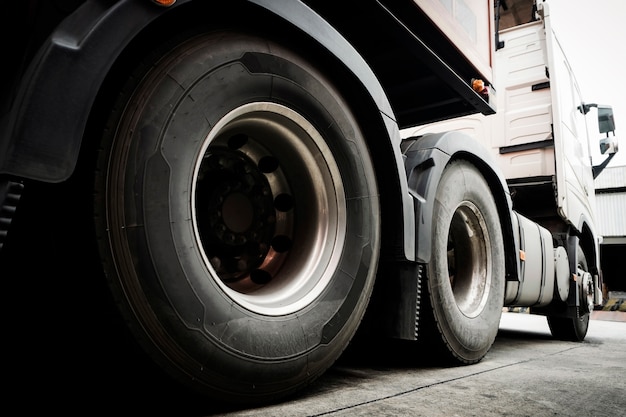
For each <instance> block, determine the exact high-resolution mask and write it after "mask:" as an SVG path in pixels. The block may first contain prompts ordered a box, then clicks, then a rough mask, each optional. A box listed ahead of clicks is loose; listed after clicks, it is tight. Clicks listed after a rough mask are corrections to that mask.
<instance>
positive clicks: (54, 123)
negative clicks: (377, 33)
mask: <svg viewBox="0 0 626 417" xmlns="http://www.w3.org/2000/svg"><path fill="white" fill-rule="evenodd" d="M244 2H245V3H248V4H254V5H256V6H258V7H261V8H263V9H265V10H266V11H267V12H269V13H271V14H273V15H274V16H277V17H278V18H280V19H282V20H284V21H286V22H289V23H290V24H291V25H293V26H294V27H296V28H298V29H299V30H301V31H302V32H303V33H305V34H308V35H309V36H310V37H312V38H313V39H314V40H315V41H316V42H317V43H319V44H320V45H321V46H322V47H324V48H325V49H326V50H327V51H328V52H330V53H331V54H332V55H334V56H335V57H336V58H337V59H338V60H339V61H340V62H342V63H343V65H344V66H345V67H346V68H347V70H348V71H350V72H351V73H353V74H354V75H355V78H356V79H358V80H360V82H361V83H362V85H363V88H364V90H365V91H367V93H368V94H369V95H370V96H371V99H372V102H373V103H375V106H376V107H377V108H378V111H379V112H380V114H381V118H382V122H381V124H382V125H384V127H383V129H385V131H386V133H387V137H386V138H384V140H387V141H389V145H390V146H388V148H389V149H391V150H390V151H389V155H388V156H385V158H386V159H385V164H386V166H387V167H389V162H390V163H391V165H395V169H394V168H391V169H390V171H393V172H392V173H391V174H388V173H387V174H386V175H390V177H391V178H392V179H393V180H394V181H393V182H394V183H396V184H399V187H398V193H397V195H399V196H400V197H399V199H400V200H401V208H400V210H401V211H402V214H401V216H402V220H403V226H402V227H404V232H405V233H404V237H403V238H402V239H403V245H404V252H405V256H406V258H407V259H408V260H413V259H414V257H413V255H414V252H415V251H414V246H413V245H414V240H413V238H412V234H413V232H412V229H413V228H414V219H413V212H414V210H413V201H412V199H411V197H410V196H409V192H408V186H407V182H406V177H405V176H404V174H403V172H402V169H403V158H402V154H401V151H400V146H399V145H400V142H401V136H400V131H399V128H398V125H397V123H396V121H395V117H394V116H393V110H392V108H391V105H390V103H389V100H388V98H387V96H386V94H385V92H384V90H383V88H382V86H381V84H380V82H379V81H378V79H377V77H376V76H375V75H374V73H373V71H372V70H371V68H370V67H369V65H368V64H367V63H366V62H365V60H364V59H363V58H362V57H361V55H360V54H359V53H358V52H357V51H356V49H355V48H354V47H353V46H352V45H351V44H350V43H349V42H348V41H347V40H346V39H345V38H344V37H343V36H342V35H340V34H339V32H337V31H336V30H335V29H334V28H333V27H332V26H331V25H330V24H328V23H327V22H326V21H325V20H324V19H323V18H322V17H320V16H319V15H318V14H316V13H315V12H314V11H313V10H311V9H310V8H309V7H308V6H306V5H305V4H304V3H302V2H301V1H275V0H246V1H244ZM191 3H195V4H201V3H204V2H203V0H179V1H177V2H176V3H175V4H174V5H173V6H172V7H170V8H163V7H155V6H154V5H152V4H151V2H149V1H147V0H146V1H137V0H120V1H118V2H114V3H113V4H112V5H109V3H106V4H104V3H102V2H99V1H95V0H94V1H91V0H88V1H86V2H85V3H84V4H83V5H82V6H80V7H79V8H78V9H77V10H76V11H75V12H74V13H73V14H72V15H70V16H69V17H68V18H67V19H66V20H65V21H63V22H62V23H61V24H60V25H59V26H58V27H57V28H56V29H55V31H54V32H53V33H52V35H51V36H50V37H49V38H48V39H47V40H46V41H45V43H44V44H43V45H42V47H41V48H40V50H39V51H38V53H37V54H36V56H35V58H34V59H33V61H32V62H31V64H30V66H29V68H28V70H27V72H26V73H25V75H24V77H23V78H22V80H21V83H20V86H19V88H18V93H17V97H16V99H15V100H14V105H13V107H12V108H11V111H10V112H9V114H8V115H7V117H6V118H4V117H3V119H2V121H1V122H0V134H1V136H2V140H1V141H0V173H5V174H9V175H13V176H16V177H21V178H28V179H33V180H38V181H44V182H51V183H54V182H62V181H64V180H66V179H68V178H69V177H70V176H71V174H72V173H73V171H74V169H75V166H76V163H77V160H78V155H79V150H80V145H81V142H82V140H83V135H84V131H85V128H86V125H87V120H88V118H89V115H90V111H91V108H92V106H93V104H94V101H95V97H96V96H97V94H98V91H99V90H100V89H101V87H102V85H103V82H104V80H105V77H106V76H107V74H108V72H109V71H110V69H111V67H112V66H113V63H114V62H115V61H116V60H117V59H118V58H119V56H120V55H121V53H122V52H123V50H124V49H125V48H126V47H127V46H128V45H129V44H130V43H131V41H132V40H133V39H134V38H135V37H136V36H137V35H138V34H140V33H141V31H142V30H143V29H144V28H146V27H147V26H148V25H150V24H151V23H153V22H154V21H155V20H156V19H158V18H160V17H163V16H164V15H165V14H167V13H170V12H172V11H173V10H174V9H177V8H180V7H183V6H184V5H190V4H191ZM205 4H206V3H205ZM242 4H243V3H242ZM242 4H239V6H241V5H242ZM228 7H230V5H229V6H228ZM70 87H71V88H70ZM380 139H381V138H377V140H380ZM388 178H389V177H388Z"/></svg>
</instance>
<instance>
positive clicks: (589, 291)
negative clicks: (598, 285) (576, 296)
mask: <svg viewBox="0 0 626 417" xmlns="http://www.w3.org/2000/svg"><path fill="white" fill-rule="evenodd" d="M578 276H579V277H580V278H581V279H582V283H581V289H582V291H581V298H582V302H583V305H584V306H585V307H584V308H585V310H584V313H590V312H592V311H593V307H594V305H595V302H594V288H593V286H594V284H593V277H592V276H591V274H590V273H589V272H586V271H584V270H582V269H580V268H579V269H578Z"/></svg>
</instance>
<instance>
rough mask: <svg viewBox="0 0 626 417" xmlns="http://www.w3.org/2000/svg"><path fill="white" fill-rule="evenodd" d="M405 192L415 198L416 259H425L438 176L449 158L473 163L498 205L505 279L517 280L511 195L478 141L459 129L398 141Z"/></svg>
mask: <svg viewBox="0 0 626 417" xmlns="http://www.w3.org/2000/svg"><path fill="white" fill-rule="evenodd" d="M402 151H403V154H404V157H405V172H406V176H407V182H408V185H409V192H410V194H411V196H412V197H413V198H414V200H415V204H414V206H415V219H416V228H415V239H416V244H415V246H416V259H417V260H418V261H419V262H423V263H428V262H429V261H430V257H431V252H432V249H431V243H430V240H431V227H432V219H433V200H434V198H435V195H436V191H437V185H438V183H439V179H440V178H441V175H442V173H443V171H444V169H445V167H446V165H447V164H448V162H450V161H451V160H452V159H457V158H463V159H467V160H469V161H470V162H472V163H474V164H475V165H476V166H477V167H478V168H479V169H480V171H481V173H482V174H483V175H484V177H485V179H486V180H487V182H488V183H489V186H490V188H491V191H492V193H493V196H494V199H495V200H496V204H497V206H498V212H499V215H500V222H501V225H502V233H503V237H504V246H505V254H506V257H505V259H506V279H507V281H517V280H519V276H520V274H519V258H518V256H517V254H518V253H519V241H518V240H517V239H516V238H515V232H514V231H515V230H516V227H517V226H516V221H517V219H516V218H515V215H514V212H513V209H512V201H511V196H510V194H509V191H508V187H507V185H506V181H505V180H504V178H503V176H502V174H501V173H500V172H499V171H498V170H497V168H496V167H497V164H496V162H495V160H494V158H493V157H492V155H491V154H490V153H489V152H488V150H487V149H485V148H484V146H483V145H482V144H480V143H479V142H478V141H476V140H475V139H473V138H472V137H470V136H468V135H466V134H465V133H462V132H443V133H435V134H425V135H423V136H419V137H411V138H407V139H405V140H404V141H403V143H402Z"/></svg>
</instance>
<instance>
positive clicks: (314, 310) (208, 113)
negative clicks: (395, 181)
mask: <svg viewBox="0 0 626 417" xmlns="http://www.w3.org/2000/svg"><path fill="white" fill-rule="evenodd" d="M158 58H159V59H155V60H154V61H153V62H149V63H148V65H147V66H146V67H144V71H140V72H139V73H138V74H137V75H136V76H135V77H134V78H133V79H134V80H141V81H138V82H137V85H131V86H132V87H133V88H132V89H130V90H129V91H132V93H129V94H126V95H125V96H124V97H122V100H121V101H120V103H119V105H118V106H117V108H119V109H120V110H119V111H115V112H113V116H112V122H111V128H110V129H109V131H110V132H111V133H110V134H109V135H107V136H106V137H105V139H104V141H103V151H102V152H101V158H100V162H99V164H100V168H101V172H100V175H99V178H98V180H97V184H96V192H97V197H96V207H97V209H96V210H97V214H98V218H99V219H100V223H99V224H98V230H99V232H100V235H101V236H100V238H101V252H102V257H103V259H104V261H105V269H106V272H107V275H108V277H109V281H110V286H111V288H112V290H113V293H114V294H115V296H116V298H117V300H118V302H119V304H120V307H121V310H122V312H123V314H124V316H125V317H126V320H127V322H128V324H129V327H130V329H131V331H132V332H133V334H134V336H135V337H136V338H137V339H138V340H139V341H140V343H141V344H142V345H143V348H144V349H145V350H146V352H147V353H149V354H150V355H151V356H152V357H153V358H154V359H155V360H156V361H157V362H158V363H159V364H160V365H161V366H162V367H163V368H164V369H165V370H167V371H168V372H169V374H170V375H172V376H174V377H175V378H177V379H179V380H181V381H183V382H184V383H186V384H188V385H189V386H191V387H192V388H194V389H195V390H197V391H198V392H201V393H203V394H206V395H208V396H209V397H212V398H216V399H218V400H226V401H229V402H236V403H238V404H241V403H249V404H258V403H263V402H267V401H271V400H276V399H279V398H282V397H284V396H286V395H288V394H290V393H293V392H295V391H297V390H299V389H301V388H302V387H304V386H306V385H307V384H309V383H310V382H312V381H313V380H315V379H316V378H317V377H319V376H320V375H321V374H322V373H323V372H324V371H325V370H326V369H327V368H328V367H330V366H331V365H332V364H333V363H334V361H335V360H336V359H337V358H338V356H339V355H340V354H341V352H342V351H343V350H344V349H345V347H346V346H347V344H348V342H349V341H350V339H351V338H352V336H353V335H354V333H355V331H356V329H357V327H358V325H359V323H360V321H361V319H362V316H363V314H364V311H365V308H366V306H367V303H368V300H369V297H370V294H371V291H372V287H373V282H374V277H375V273H376V267H377V262H378V252H379V245H380V242H379V241H380V237H379V236H380V216H379V203H378V192H377V188H376V182H375V177H374V171H373V166H372V163H371V159H370V156H369V154H368V149H367V147H366V144H365V141H364V138H363V136H362V134H361V132H360V130H359V126H358V123H357V121H356V120H355V118H354V117H353V115H352V114H351V113H350V111H349V106H348V105H347V103H346V102H344V101H343V99H342V97H341V94H340V92H339V90H337V89H336V88H335V87H334V86H333V85H332V84H331V82H330V81H329V80H328V79H326V77H324V76H323V75H322V74H321V73H320V72H318V71H317V69H316V68H315V67H314V66H313V65H311V64H309V63H307V62H305V61H304V60H302V59H301V58H299V57H298V56H297V55H296V54H295V53H293V52H291V51H289V50H286V49H284V48H282V47H281V46H279V45H276V44H273V43H272V42H270V41H268V40H265V39H258V38H254V37H251V36H247V35H243V34H238V33H214V34H208V35H202V36H198V37H195V38H192V39H190V40H188V41H184V42H181V43H180V44H178V45H177V46H175V47H174V48H172V49H169V50H167V51H166V52H164V53H163V54H162V56H160V57H158Z"/></svg>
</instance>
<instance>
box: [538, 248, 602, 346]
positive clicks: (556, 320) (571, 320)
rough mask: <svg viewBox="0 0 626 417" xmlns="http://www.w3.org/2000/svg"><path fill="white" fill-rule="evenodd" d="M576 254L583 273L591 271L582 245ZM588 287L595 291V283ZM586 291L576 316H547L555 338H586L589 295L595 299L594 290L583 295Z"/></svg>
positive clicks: (579, 267) (574, 340)
mask: <svg viewBox="0 0 626 417" xmlns="http://www.w3.org/2000/svg"><path fill="white" fill-rule="evenodd" d="M576 256H577V259H578V269H579V270H580V271H581V272H582V273H589V267H588V265H587V258H586V257H585V253H584V252H583V250H582V248H581V247H580V246H578V248H577V254H576ZM579 280H583V278H579ZM587 289H591V291H593V285H591V286H587ZM584 293H585V291H583V290H581V300H579V301H580V306H579V307H576V316H575V317H563V316H547V317H546V318H547V320H548V327H549V328H550V333H552V336H553V337H554V338H555V339H559V340H566V341H570V342H582V341H583V340H585V337H586V336H587V330H588V329H589V318H590V316H591V311H589V308H588V307H586V303H587V304H588V300H587V298H588V297H587V296H590V297H591V299H593V292H591V293H588V292H587V294H586V296H584V295H583V294H584Z"/></svg>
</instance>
